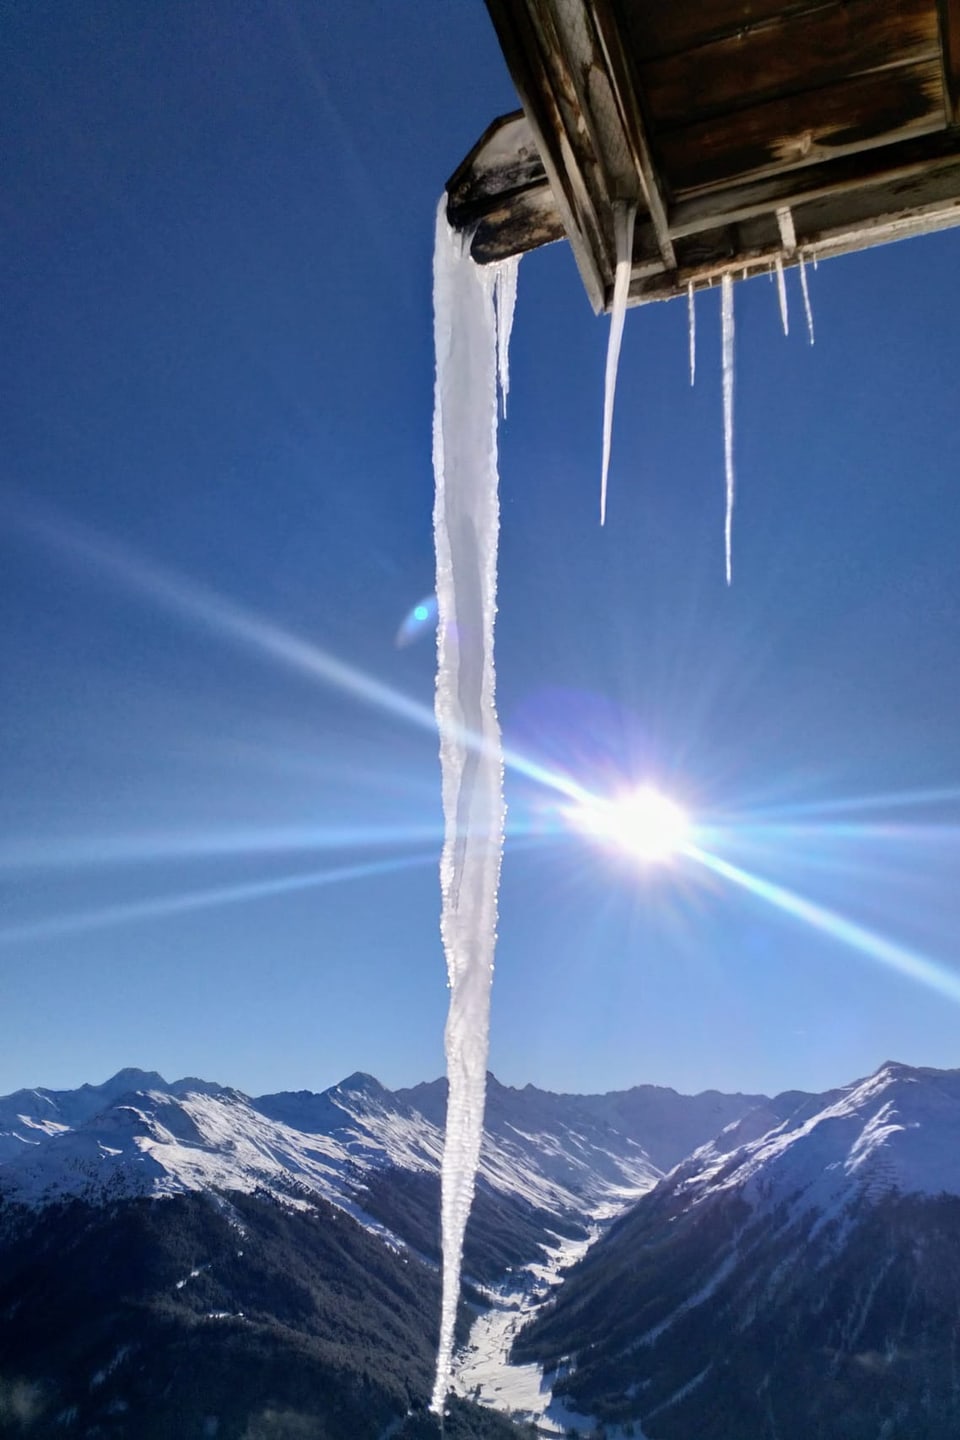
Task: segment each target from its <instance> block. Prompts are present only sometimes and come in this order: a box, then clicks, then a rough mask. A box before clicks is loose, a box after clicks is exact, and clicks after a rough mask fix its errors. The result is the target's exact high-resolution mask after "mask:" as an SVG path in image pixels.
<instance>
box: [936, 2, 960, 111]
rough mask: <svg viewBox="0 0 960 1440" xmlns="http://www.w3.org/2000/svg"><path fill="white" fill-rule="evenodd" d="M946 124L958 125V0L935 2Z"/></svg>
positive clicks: (959, 5) (959, 16)
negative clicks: (941, 51) (938, 23)
mask: <svg viewBox="0 0 960 1440" xmlns="http://www.w3.org/2000/svg"><path fill="white" fill-rule="evenodd" d="M937 10H938V13H939V17H940V36H941V41H942V44H943V71H944V74H943V80H944V92H945V97H946V111H947V124H948V125H960V0H937Z"/></svg>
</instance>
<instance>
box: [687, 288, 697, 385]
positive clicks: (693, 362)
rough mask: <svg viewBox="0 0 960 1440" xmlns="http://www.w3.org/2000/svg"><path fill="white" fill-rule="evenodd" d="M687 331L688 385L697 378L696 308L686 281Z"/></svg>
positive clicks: (691, 290)
mask: <svg viewBox="0 0 960 1440" xmlns="http://www.w3.org/2000/svg"><path fill="white" fill-rule="evenodd" d="M687 329H688V331H689V332H690V384H691V385H693V384H694V382H695V381H696V378H697V307H696V305H695V303H694V299H693V281H692V280H688V281H687Z"/></svg>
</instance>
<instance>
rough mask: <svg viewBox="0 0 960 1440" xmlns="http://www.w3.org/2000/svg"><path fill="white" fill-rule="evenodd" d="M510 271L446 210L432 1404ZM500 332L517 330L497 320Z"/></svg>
mask: <svg viewBox="0 0 960 1440" xmlns="http://www.w3.org/2000/svg"><path fill="white" fill-rule="evenodd" d="M512 283H513V282H512V281H511V280H510V279H507V280H506V282H504V281H503V280H502V279H499V278H498V275H497V271H496V270H495V269H494V268H492V267H480V266H477V265H475V264H474V263H473V261H472V260H471V258H470V255H469V252H468V251H467V249H466V247H465V246H464V245H462V244H461V241H460V237H458V236H457V235H456V234H455V233H454V232H453V231H452V230H451V229H450V226H449V225H448V223H447V218H446V202H445V197H444V199H442V200H441V202H440V206H439V209H438V211H437V228H436V248H435V251H434V268H433V286H434V290H433V296H434V341H435V345H436V358H437V377H436V388H435V392H434V419H433V465H434V473H435V478H436V500H435V504H434V512H433V520H434V541H435V545H436V553H437V587H436V588H437V608H438V625H437V689H436V716H437V727H438V729H439V732H440V765H441V771H442V779H443V815H444V832H445V833H444V843H443V856H442V859H441V864H440V886H441V893H442V907H443V908H442V917H441V934H442V937H443V947H444V952H445V955H446V961H447V976H448V981H449V986H450V1009H449V1014H448V1018H447V1027H446V1035H445V1041H446V1054H447V1074H448V1079H449V1094H448V1099H447V1125H446V1136H445V1140H444V1150H443V1166H442V1172H441V1219H442V1250H443V1297H442V1303H441V1317H440V1345H439V1349H438V1352H437V1372H436V1379H435V1382H434V1388H433V1396H432V1401H431V1404H432V1408H433V1409H434V1411H436V1412H438V1413H442V1410H443V1404H444V1400H445V1398H446V1395H447V1391H448V1389H449V1381H450V1370H451V1363H452V1357H453V1335H454V1323H455V1320H456V1314H457V1302H458V1299H459V1294H460V1270H461V1263H462V1255H463V1236H464V1231H465V1229H466V1224H467V1217H468V1215H469V1213H470V1206H471V1203H472V1201H473V1192H474V1186H475V1182H476V1172H477V1165H478V1163H479V1158H480V1142H481V1137H482V1134H483V1108H484V1100H485V1093H486V1074H487V1051H488V1046H489V1030H490V985H491V979H492V971H493V956H494V947H495V942H496V924H497V887H498V883H499V877H500V857H501V851H502V847H503V822H504V804H503V751H502V745H501V738H500V726H499V723H498V721H497V713H496V708H495V703H494V682H495V676H494V658H493V629H494V615H495V610H496V588H497V538H498V529H499V504H498V498H497V484H498V480H497V362H498V358H499V359H500V365H501V374H503V373H504V370H505V364H506V349H505V343H504V346H503V348H501V349H499V350H498V344H497V324H496V316H495V313H494V289H495V288H496V287H497V286H498V285H499V286H501V287H502V290H501V293H502V294H503V295H504V307H503V322H506V320H507V312H508V310H509V309H510V305H509V289H510V286H511V284H512ZM500 333H501V336H503V337H504V342H505V338H506V334H507V333H508V326H507V324H506V323H502V325H501V331H500Z"/></svg>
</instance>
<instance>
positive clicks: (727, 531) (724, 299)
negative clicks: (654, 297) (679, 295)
mask: <svg viewBox="0 0 960 1440" xmlns="http://www.w3.org/2000/svg"><path fill="white" fill-rule="evenodd" d="M720 317H721V328H722V336H723V464H724V470H725V473H726V482H727V507H726V517H725V520H724V525H723V540H724V552H725V555H726V567H727V584H728V585H730V584H731V583H732V581H733V277H732V275H730V273H729V271H728V272H726V273H725V274H724V276H723V278H722V280H721V282H720Z"/></svg>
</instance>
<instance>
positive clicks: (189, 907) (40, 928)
mask: <svg viewBox="0 0 960 1440" xmlns="http://www.w3.org/2000/svg"><path fill="white" fill-rule="evenodd" d="M436 858H437V857H436V852H435V851H434V850H430V851H428V852H426V853H419V854H416V855H403V856H399V857H394V858H393V859H391V860H374V861H369V862H368V863H367V864H365V865H341V866H339V867H338V868H336V869H333V870H315V871H312V872H310V873H307V874H299V875H282V876H279V877H278V878H277V879H275V880H253V881H250V882H248V883H247V884H243V885H219V886H216V887H215V888H212V889H209V890H193V891H188V892H187V893H186V894H182V895H166V896H162V897H158V898H155V899H152V900H133V901H130V902H128V903H125V904H120V905H105V906H103V907H102V908H101V909H99V910H85V911H79V912H75V913H74V914H72V915H54V916H51V917H50V918H49V919H47V920H35V921H30V922H27V923H25V924H22V925H8V926H7V927H6V928H5V929H2V930H0V945H22V944H28V943H30V942H34V941H40V940H54V939H58V938H60V937H61V936H65V935H82V934H85V933H86V932H88V931H91V930H107V929H111V928H112V927H113V926H116V925H126V924H129V923H131V922H135V921H137V920H154V919H165V918H166V917H168V916H171V915H187V914H190V913H191V912H193V911H195V910H209V909H212V908H214V907H215V906H218V905H234V904H239V903H244V902H249V901H251V900H264V899H268V898H270V897H272V896H275V895H288V894H290V893H291V892H293V891H296V890H311V889H316V888H319V887H320V886H323V885H339V884H343V883H345V882H346V881H349V880H366V879H368V878H370V877H372V876H375V875H389V874H392V873H393V872H395V871H398V870H410V869H413V868H414V867H416V866H419V865H431V864H434V863H435V862H436Z"/></svg>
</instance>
